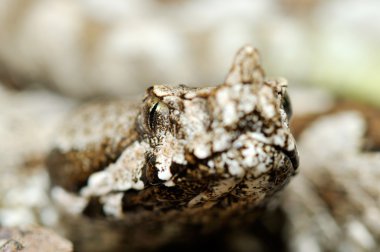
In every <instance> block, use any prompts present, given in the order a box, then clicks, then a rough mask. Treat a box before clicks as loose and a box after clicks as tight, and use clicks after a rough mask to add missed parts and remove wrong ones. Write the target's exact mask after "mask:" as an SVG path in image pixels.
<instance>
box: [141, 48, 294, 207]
mask: <svg viewBox="0 0 380 252" xmlns="http://www.w3.org/2000/svg"><path fill="white" fill-rule="evenodd" d="M286 89H287V82H286V80H285V79H282V78H278V79H273V80H270V79H266V78H265V74H264V70H263V69H262V67H261V64H260V58H259V54H258V52H257V50H256V49H254V48H253V47H251V46H245V47H243V48H242V49H241V50H240V51H239V52H238V53H237V55H236V57H235V59H234V62H233V65H232V67H231V70H230V72H229V73H228V75H227V77H226V79H225V81H224V83H223V84H221V85H219V86H216V87H211V88H190V87H186V86H179V87H169V86H162V85H156V86H153V87H151V88H150V89H148V91H147V94H146V97H145V99H144V104H143V106H142V108H141V111H140V113H139V115H138V118H137V128H138V129H139V132H140V136H141V141H142V142H146V144H147V146H149V148H148V150H147V153H146V166H145V172H144V176H145V177H144V179H145V183H148V184H165V185H166V186H168V187H170V186H177V187H180V188H181V190H183V191H189V190H190V191H191V192H192V193H194V194H198V195H203V196H202V197H203V199H204V198H205V196H204V194H207V195H213V196H212V197H213V199H215V198H216V197H220V196H221V195H225V194H227V193H228V192H231V191H232V190H236V188H238V187H239V185H240V187H244V188H251V189H252V187H253V186H254V185H255V183H257V181H258V178H260V180H262V179H263V178H265V181H266V182H265V183H266V186H267V187H271V188H273V191H274V190H275V189H276V188H279V187H281V186H282V185H283V184H285V183H286V181H287V179H288V178H289V177H290V175H292V174H294V171H295V170H296V169H297V167H298V154H297V150H296V145H295V141H294V138H293V136H292V134H291V132H290V130H289V120H290V116H291V105H290V101H289V97H288V94H287V91H286ZM263 175H266V176H263ZM261 183H264V182H261ZM271 183H272V184H273V186H272V184H271ZM226 184H228V185H227V186H225V185H226ZM264 187H265V186H263V188H264ZM189 188H190V189H189ZM221 188H222V189H221ZM251 189H246V190H245V192H243V191H244V190H240V192H239V194H240V196H242V195H244V194H246V195H248V194H252V193H254V191H255V190H251ZM202 190H203V191H202ZM200 191H202V193H200ZM206 191H207V192H208V193H205V192H206ZM269 191H270V190H269ZM199 193H200V194H199ZM210 197H211V196H210ZM206 198H207V197H206ZM195 201H196V200H195Z"/></svg>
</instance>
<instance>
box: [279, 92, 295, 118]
mask: <svg viewBox="0 0 380 252" xmlns="http://www.w3.org/2000/svg"><path fill="white" fill-rule="evenodd" d="M281 105H282V107H283V109H284V110H285V113H286V114H287V116H288V119H290V118H291V117H292V114H293V109H292V104H291V102H290V97H289V95H288V92H285V94H284V96H283V97H282V101H281Z"/></svg>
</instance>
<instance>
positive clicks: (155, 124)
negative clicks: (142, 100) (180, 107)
mask: <svg viewBox="0 0 380 252" xmlns="http://www.w3.org/2000/svg"><path fill="white" fill-rule="evenodd" d="M168 115H169V108H168V106H166V104H165V103H163V102H161V101H158V102H156V103H154V104H153V105H152V106H151V107H150V109H149V115H148V126H149V129H150V130H151V131H152V132H155V131H157V129H158V128H165V127H166V126H167V123H168Z"/></svg>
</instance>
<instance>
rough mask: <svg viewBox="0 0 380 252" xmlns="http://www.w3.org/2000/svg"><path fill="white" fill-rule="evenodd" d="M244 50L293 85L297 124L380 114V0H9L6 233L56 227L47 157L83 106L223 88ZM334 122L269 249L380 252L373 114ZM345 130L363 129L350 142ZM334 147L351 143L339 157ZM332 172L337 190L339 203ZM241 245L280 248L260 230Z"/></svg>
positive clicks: (311, 152) (311, 150)
mask: <svg viewBox="0 0 380 252" xmlns="http://www.w3.org/2000/svg"><path fill="white" fill-rule="evenodd" d="M245 44H252V45H254V46H255V47H257V48H258V49H259V51H260V53H261V56H262V62H263V66H264V68H265V69H266V73H267V75H268V76H282V77H285V78H287V79H288V81H289V85H290V95H291V98H292V102H293V104H294V110H295V115H296V117H297V116H301V115H307V114H310V113H317V112H323V111H325V110H327V109H329V108H330V107H331V106H333V103H334V102H335V98H336V97H339V98H342V99H344V100H350V101H356V102H359V103H361V104H367V105H366V106H370V107H371V108H373V107H378V106H380V98H379V97H380V1H378V0H362V1H355V0H330V1H327V0H265V1H254V0H235V1H218V0H129V1H128V0H113V1H106V0H77V1H74V0H53V1H52V0H1V1H0V140H1V141H0V179H1V181H0V226H21V225H30V224H40V225H43V226H54V225H55V224H56V223H57V221H58V219H59V217H58V214H57V213H56V211H55V210H54V208H53V207H51V203H50V201H49V197H48V193H47V191H48V187H49V181H48V178H47V175H46V172H45V171H44V169H43V160H44V156H45V155H46V153H47V152H48V150H49V146H50V143H51V141H52V139H54V133H55V131H56V129H57V127H59V125H60V122H61V121H62V120H64V116H65V115H66V114H67V112H68V111H70V110H71V109H72V108H73V107H75V106H76V105H77V104H78V103H81V102H83V101H84V100H87V99H90V98H94V97H116V96H117V97H122V98H125V99H128V98H129V97H136V95H140V94H141V93H142V92H143V91H144V90H145V88H146V87H148V86H151V85H153V84H168V85H177V84H186V85H190V86H212V85H216V84H219V83H221V82H222V81H223V79H224V77H225V75H226V73H227V71H228V70H229V67H230V65H231V61H232V59H233V56H234V54H235V53H236V51H237V50H238V49H239V48H240V47H241V46H243V45H245ZM375 110H376V111H378V110H377V109H375ZM371 115H372V117H378V116H379V113H378V112H374V113H373V114H371ZM374 115H375V116H374ZM332 119H334V118H332ZM334 120H335V119H334ZM334 120H333V121H331V122H330V123H327V125H328V127H327V130H326V127H325V128H323V127H322V126H323V125H320V127H322V128H321V129H320V130H322V132H327V133H326V134H321V135H319V133H318V127H314V128H313V130H314V131H316V132H314V131H313V132H314V133H309V134H305V136H304V137H303V138H301V139H300V141H299V143H300V144H299V149H300V151H301V172H300V174H299V175H298V176H297V178H296V179H295V180H294V181H292V182H291V184H290V186H289V188H287V189H286V190H287V191H286V192H285V197H283V200H282V202H281V203H280V207H279V208H280V209H282V210H280V212H281V214H280V215H281V216H282V217H281V218H280V219H282V221H280V222H277V221H272V222H271V221H269V222H265V221H264V223H261V224H260V225H259V229H260V228H263V229H266V232H267V233H268V235H267V237H266V238H265V239H268V240H269V243H268V244H270V243H271V241H270V239H272V238H273V237H277V238H276V239H280V240H281V242H280V243H281V244H282V246H283V247H282V249H284V250H285V248H286V249H288V250H290V251H316V252H318V251H377V250H378V249H379V248H380V228H379V227H380V186H378V185H377V184H378V183H377V182H376V181H379V180H376V178H379V179H380V172H379V171H378V169H377V168H378V167H380V156H379V154H375V153H372V155H371V156H370V155H366V156H365V157H363V156H362V155H361V154H360V153H359V147H358V146H359V143H360V142H361V140H358V138H357V137H358V136H361V135H362V134H364V133H363V132H365V131H366V129H365V127H364V126H363V125H364V122H362V121H361V120H362V119H361V118H360V117H358V116H357V115H355V114H347V115H345V116H343V117H339V119H337V120H335V121H334ZM342 123H343V124H345V125H353V126H352V127H351V129H353V130H354V131H353V132H351V131H350V130H351V129H349V130H348V131H347V132H348V133H347V134H346V135H344V134H343V133H345V132H346V131H345V129H342V128H339V127H338V126H339V125H340V124H342ZM355 125H356V126H355ZM378 125H380V123H379V124H378ZM378 127H379V126H377V128H375V130H374V131H377V132H379V131H380V130H378ZM355 130H356V131H355ZM328 132H330V133H331V132H333V134H332V135H331V136H330V135H329V134H328ZM336 132H342V134H341V135H339V134H336ZM378 135H379V134H378ZM313 136H320V138H318V137H317V139H315V137H314V138H313ZM326 136H327V137H326ZM334 137H338V138H337V140H336V139H334ZM339 137H340V138H339ZM321 139H324V140H321ZM379 139H380V137H379ZM329 140H331V141H336V142H340V143H341V145H337V146H338V147H336V148H335V147H334V148H335V150H333V151H329V149H328V148H327V147H326V146H328V145H331V146H335V145H334V143H333V142H329ZM379 142H380V140H379ZM310 143H315V145H312V144H311V145H310ZM346 143H352V144H346ZM310 146H311V147H310ZM321 146H322V148H321ZM352 146H353V147H352ZM355 146H356V147H355ZM350 147H352V149H350ZM355 148H356V149H355ZM379 148H380V147H379ZM320 149H325V150H326V151H325V152H326V153H327V154H326V155H324V154H323V152H321V151H319V150H320ZM338 150H339V151H340V152H338ZM331 153H333V154H334V155H332V154H331ZM342 153H343V154H342ZM345 153H349V155H350V157H354V159H348V158H347V156H345ZM359 154H360V155H359ZM336 157H339V158H336ZM356 157H357V158H356ZM355 158H356V159H355ZM325 159H326V160H328V161H326V163H323V162H322V161H323V160H325ZM315 160H319V161H320V162H315ZM321 160H322V161H321ZM347 160H351V161H352V162H353V163H355V164H357V166H355V167H354V168H352V167H351V166H350V165H348V163H349V162H348V161H347ZM363 160H364V161H363ZM351 161H350V162H351ZM347 162H348V163H347ZM341 164H345V165H342V167H343V168H342V167H340V165H341ZM358 167H360V169H361V170H362V171H365V172H362V173H361V174H364V175H363V176H362V177H361V176H359V175H358V174H357V173H356V171H357V170H358ZM330 168H331V169H330ZM351 168H352V169H351ZM315 171H318V172H319V173H318V172H317V173H315ZM347 174H349V176H348V175H347ZM325 177H330V180H329V184H330V185H331V184H334V185H335V184H336V187H334V188H333V189H331V188H330V189H331V190H332V191H328V192H333V193H330V194H329V193H326V194H325V196H326V195H327V196H328V197H327V196H326V197H327V198H326V197H322V196H321V195H322V194H324V192H326V187H325V185H326V184H328V182H326V181H325ZM338 177H339V178H340V179H341V180H338V182H337V181H334V179H335V178H338ZM321 181H323V182H324V185H321V184H320V183H321ZM352 185H355V186H352ZM348 188H350V190H348ZM318 190H320V191H318ZM342 192H344V193H342ZM354 192H356V194H355V193H354ZM331 195H333V196H331ZM342 195H346V196H347V195H353V196H352V197H351V198H350V197H346V196H345V197H343V196H342ZM337 198H339V199H340V201H336V200H335V199H337ZM326 199H330V200H331V202H340V204H341V205H344V207H345V208H344V209H345V211H343V210H342V211H338V214H337V213H336V212H334V211H332V209H335V208H334V207H333V206H334V204H333V203H331V202H327V201H326ZM326 202H327V203H326ZM342 202H343V203H344V202H346V203H347V204H343V203H342ZM276 209H278V206H277V208H276ZM350 209H351V210H350ZM335 210H336V209H335ZM276 211H278V210H276ZM276 211H275V212H276ZM274 215H275V216H276V217H275V218H274V220H277V218H279V215H278V214H275V213H274ZM274 215H270V214H269V217H268V216H267V217H264V219H265V218H267V219H270V220H271V219H273V218H272V217H273V216H274ZM284 219H285V220H286V221H284ZM268 223H269V224H268ZM279 223H282V224H279ZM284 223H285V224H284ZM276 225H277V227H276ZM278 225H281V228H279V227H278ZM273 226H275V227H276V228H273ZM268 230H269V231H268ZM259 232H260V230H259ZM267 233H265V234H267ZM273 233H276V234H275V235H273ZM272 235H273V236H272ZM259 237H260V236H259ZM265 239H264V240H265ZM273 239H274V238H273ZM231 244H235V245H236V247H233V248H234V249H233V250H231V251H253V249H255V250H256V251H264V250H265V248H268V244H263V240H262V236H261V238H258V236H257V233H256V234H247V233H244V234H240V233H239V234H238V237H237V238H236V237H235V238H234V241H233V242H232V243H231ZM242 244H243V245H242ZM273 244H277V242H274V243H273ZM235 245H234V246H235ZM276 246H277V245H276ZM269 247H271V246H270V245H269ZM272 247H273V246H272ZM260 249H261V250H260ZM276 249H277V251H278V249H279V248H278V247H275V248H274V249H272V251H276Z"/></svg>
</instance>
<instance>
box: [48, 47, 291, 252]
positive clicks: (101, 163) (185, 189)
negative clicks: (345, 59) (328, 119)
mask: <svg viewBox="0 0 380 252" xmlns="http://www.w3.org/2000/svg"><path fill="white" fill-rule="evenodd" d="M286 87H287V83H286V81H285V80H283V79H274V80H268V79H266V77H265V75H264V71H263V69H262V67H261V65H260V59H259V55H258V52H257V50H256V49H254V48H252V47H250V46H246V47H243V48H242V49H241V50H240V51H239V52H238V53H237V55H236V57H235V60H234V63H233V65H232V67H231V70H230V72H229V74H228V75H227V78H226V80H225V82H224V83H223V84H221V85H218V86H216V87H212V88H189V87H186V86H184V85H181V86H178V87H169V86H163V85H156V86H153V87H151V88H149V89H148V90H147V92H146V96H145V98H144V99H143V101H142V102H141V103H140V104H138V105H134V106H133V109H131V110H130V111H129V113H128V115H126V113H127V111H126V110H125V109H126V107H125V106H124V107H123V106H113V105H112V102H111V103H108V104H105V103H103V104H102V103H97V104H95V105H93V106H90V107H84V108H82V109H79V110H78V111H77V112H76V113H75V115H73V116H72V117H71V118H70V119H68V122H66V126H64V127H63V129H62V131H63V135H61V136H60V137H59V138H58V141H57V145H56V149H55V150H53V151H52V153H51V155H50V158H49V160H48V166H49V172H50V176H51V178H52V181H53V187H54V188H55V189H57V188H61V189H62V188H63V189H65V190H64V191H63V192H61V194H59V193H58V194H57V193H55V194H53V195H55V197H56V198H55V200H57V202H58V203H60V204H61V205H62V206H63V207H64V208H66V209H67V210H69V212H73V211H74V210H75V209H74V207H73V206H74V205H75V204H74V203H75V202H74V201H73V202H70V200H69V201H68V197H67V196H65V195H63V194H65V193H69V192H74V194H70V195H71V196H75V197H76V200H79V201H80V202H82V203H83V202H84V204H85V205H84V209H82V210H81V212H82V213H84V214H85V215H87V216H89V217H97V218H96V219H99V218H100V219H102V218H106V219H108V220H113V219H117V220H119V224H120V225H122V226H125V227H128V228H127V230H124V228H122V231H120V232H121V233H122V234H123V235H124V237H125V239H126V241H128V242H129V243H131V246H134V245H136V244H135V242H136V241H134V240H133V238H132V237H135V235H132V233H136V232H140V233H142V234H144V236H146V237H149V236H150V235H151V231H152V229H154V230H155V231H154V236H155V237H156V238H157V239H158V241H160V242H162V241H164V240H165V239H167V238H168V237H173V236H177V235H181V233H182V232H184V231H185V230H189V228H190V229H192V230H194V231H195V232H198V231H197V230H211V229H214V228H217V227H218V226H220V225H225V224H227V223H228V222H229V220H230V219H231V217H233V216H236V217H238V216H244V215H245V214H247V213H251V214H254V213H255V212H256V211H257V212H258V211H260V209H261V208H262V207H263V206H264V205H265V204H266V202H267V201H268V200H269V199H270V198H272V196H273V194H274V193H276V192H277V191H279V190H281V189H282V188H283V187H284V186H285V185H286V184H287V183H288V181H289V180H290V178H291V177H292V176H293V175H294V174H295V171H296V169H297V167H298V153H297V149H296V146H295V142H294V139H293V136H292V135H291V133H290V131H289V127H288V120H289V117H290V113H289V111H290V109H289V108H288V107H287V106H290V105H289V104H288V103H289V102H288V100H287V98H286V97H287V93H286ZM136 104H137V103H136ZM136 107H139V109H138V110H136V109H134V108H136ZM115 108H124V109H122V110H117V109H115ZM131 108H132V107H131ZM127 110H128V109H127ZM123 118H124V119H123ZM125 118H129V119H128V120H125ZM121 122H124V127H121V128H120V127H119V125H123V124H122V123H121ZM115 125H117V126H116V127H115ZM65 191H66V192H65ZM62 193H63V194H62ZM72 200H74V199H72ZM76 211H78V210H76ZM147 223H149V225H147ZM168 230H176V234H174V233H172V231H171V232H169V233H168V232H167V231H168ZM114 231H115V230H114ZM156 232H158V234H157V233H156ZM159 237H160V238H159ZM158 241H157V242H158ZM152 243H154V242H153V241H152ZM140 245H141V246H142V245H143V244H140ZM140 245H139V246H140ZM150 245H152V244H150ZM150 245H147V246H150ZM142 247H144V246H142Z"/></svg>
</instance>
